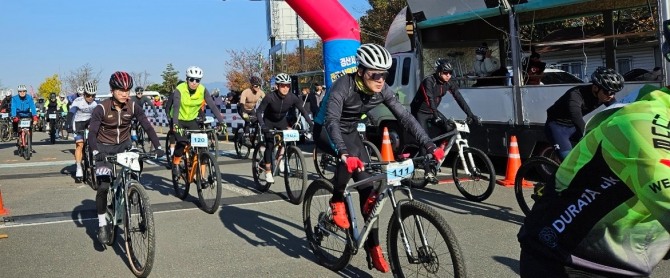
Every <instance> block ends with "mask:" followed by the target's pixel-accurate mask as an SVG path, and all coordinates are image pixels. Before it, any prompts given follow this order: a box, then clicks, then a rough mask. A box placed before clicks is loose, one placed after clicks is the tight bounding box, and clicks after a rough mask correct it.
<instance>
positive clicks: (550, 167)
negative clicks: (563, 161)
mask: <svg viewBox="0 0 670 278" xmlns="http://www.w3.org/2000/svg"><path fill="white" fill-rule="evenodd" d="M557 170H558V163H556V161H553V160H551V159H549V158H546V157H544V156H533V157H531V158H529V159H528V160H526V161H525V162H524V163H523V164H521V167H519V170H518V171H517V173H516V177H514V195H515V196H516V201H517V202H518V203H519V207H520V208H521V211H522V212H523V213H524V214H525V215H528V213H530V209H531V208H532V207H533V205H534V204H535V202H537V201H538V200H539V199H540V197H542V195H543V193H544V189H545V186H546V185H547V184H549V183H551V182H553V179H554V177H555V176H554V175H555V174H556V171H557ZM524 185H525V186H524Z"/></svg>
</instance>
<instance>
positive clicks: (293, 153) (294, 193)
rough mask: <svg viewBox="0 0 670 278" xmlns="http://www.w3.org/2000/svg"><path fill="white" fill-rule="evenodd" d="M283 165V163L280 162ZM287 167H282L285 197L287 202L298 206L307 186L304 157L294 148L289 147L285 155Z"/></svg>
mask: <svg viewBox="0 0 670 278" xmlns="http://www.w3.org/2000/svg"><path fill="white" fill-rule="evenodd" d="M280 163H284V162H280ZM285 163H286V164H287V165H286V166H288V167H284V183H285V184H286V195H287V196H288V200H289V202H291V203H292V204H294V205H299V204H300V203H301V202H302V193H303V192H304V191H305V186H307V169H305V156H304V155H303V154H302V151H301V150H300V149H298V147H296V146H290V147H289V148H288V152H287V154H286V162H285Z"/></svg>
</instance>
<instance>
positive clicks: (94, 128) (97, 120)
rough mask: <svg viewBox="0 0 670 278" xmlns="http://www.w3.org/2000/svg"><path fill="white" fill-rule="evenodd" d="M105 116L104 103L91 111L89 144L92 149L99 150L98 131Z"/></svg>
mask: <svg viewBox="0 0 670 278" xmlns="http://www.w3.org/2000/svg"><path fill="white" fill-rule="evenodd" d="M104 116H105V109H103V108H102V105H98V106H96V107H95V108H94V109H93V112H92V113H91V121H90V122H89V124H88V138H87V140H88V145H89V146H90V148H91V150H92V151H97V150H98V131H99V130H100V124H101V123H102V119H103V117H104Z"/></svg>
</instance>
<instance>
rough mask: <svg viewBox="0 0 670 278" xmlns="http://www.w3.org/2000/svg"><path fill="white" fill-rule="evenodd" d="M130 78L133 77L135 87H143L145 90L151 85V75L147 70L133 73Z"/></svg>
mask: <svg viewBox="0 0 670 278" xmlns="http://www.w3.org/2000/svg"><path fill="white" fill-rule="evenodd" d="M130 76H132V77H133V81H134V83H135V87H142V88H144V89H146V88H147V86H148V85H149V76H151V74H149V73H148V72H147V71H146V70H145V71H144V72H131V73H130Z"/></svg>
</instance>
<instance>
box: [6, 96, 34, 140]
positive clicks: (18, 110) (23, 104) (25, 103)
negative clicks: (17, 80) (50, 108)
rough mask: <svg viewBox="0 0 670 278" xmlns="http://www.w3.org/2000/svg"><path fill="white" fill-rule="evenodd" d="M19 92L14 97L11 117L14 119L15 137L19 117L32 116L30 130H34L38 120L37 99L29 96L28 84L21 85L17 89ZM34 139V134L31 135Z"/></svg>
mask: <svg viewBox="0 0 670 278" xmlns="http://www.w3.org/2000/svg"><path fill="white" fill-rule="evenodd" d="M16 90H17V91H18V92H19V93H18V94H17V95H15V96H14V97H12V104H11V110H10V111H11V112H10V115H9V116H10V117H12V118H13V119H14V120H13V122H14V125H13V128H14V137H16V133H17V130H18V124H19V118H29V117H32V120H33V121H32V123H31V125H30V131H31V132H32V126H33V125H32V124H34V123H36V122H37V108H35V101H33V98H31V97H28V89H27V88H26V85H19V86H18V88H17V89H16ZM30 140H31V141H32V140H33V139H32V136H30Z"/></svg>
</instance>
